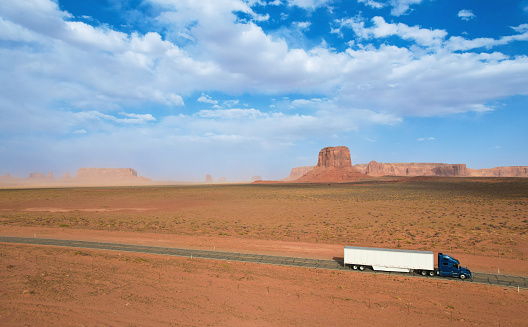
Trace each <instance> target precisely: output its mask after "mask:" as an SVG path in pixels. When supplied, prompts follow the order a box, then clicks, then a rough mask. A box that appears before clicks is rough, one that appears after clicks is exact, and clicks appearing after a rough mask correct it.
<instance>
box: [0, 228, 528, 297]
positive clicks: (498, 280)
mask: <svg viewBox="0 0 528 327" xmlns="http://www.w3.org/2000/svg"><path fill="white" fill-rule="evenodd" d="M0 242H4V243H20V244H35V245H48V246H62V247H71V248H84V249H97V250H112V251H122V252H137V253H150V254H160V255H172V256H178V257H189V258H203V259H214V260H226V261H240V262H253V263H261V264H269V265H281V266H292V267H303V268H311V269H329V270H342V271H350V272H354V273H362V274H365V273H371V274H372V273H375V274H385V275H400V276H410V277H411V276H412V277H415V278H435V279H442V280H444V279H446V278H444V277H437V276H433V277H429V276H421V275H418V274H402V273H394V272H382V271H372V270H369V269H367V270H365V271H355V270H352V269H351V268H349V267H344V266H343V261H340V260H319V259H310V258H295V257H282V256H273V255H263V254H249V253H236V252H221V251H205V250H192V249H178V248H168V247H155V246H146V245H133V244H117V243H102V242H86V241H74V240H56V239H44V238H25V237H8V236H0ZM451 279H452V280H457V281H459V282H463V283H479V284H486V285H495V286H507V287H515V288H517V287H519V288H524V289H528V278H527V277H522V276H509V275H495V274H487V273H479V272H473V278H471V279H466V280H460V279H456V278H451Z"/></svg>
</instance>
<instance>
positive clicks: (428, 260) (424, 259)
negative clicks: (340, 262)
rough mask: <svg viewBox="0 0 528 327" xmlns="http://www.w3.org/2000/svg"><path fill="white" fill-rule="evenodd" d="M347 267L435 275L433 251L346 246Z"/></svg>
mask: <svg viewBox="0 0 528 327" xmlns="http://www.w3.org/2000/svg"><path fill="white" fill-rule="evenodd" d="M344 259H345V265H350V266H351V267H352V269H360V270H363V269H365V267H372V269H373V270H383V271H396V272H411V271H413V270H415V271H418V272H421V273H422V274H424V275H425V274H430V275H433V274H434V270H435V269H434V254H433V252H431V251H412V250H396V249H377V248H363V247H356V246H345V254H344Z"/></svg>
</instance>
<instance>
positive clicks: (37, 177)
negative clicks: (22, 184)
mask: <svg viewBox="0 0 528 327" xmlns="http://www.w3.org/2000/svg"><path fill="white" fill-rule="evenodd" d="M28 179H29V180H46V179H48V177H47V176H46V174H41V173H29V177H28Z"/></svg>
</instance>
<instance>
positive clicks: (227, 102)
mask: <svg viewBox="0 0 528 327" xmlns="http://www.w3.org/2000/svg"><path fill="white" fill-rule="evenodd" d="M222 103H223V105H224V106H226V107H233V106H237V105H238V104H239V103H240V100H224V101H223V102H222Z"/></svg>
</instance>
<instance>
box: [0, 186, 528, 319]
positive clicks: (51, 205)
mask: <svg viewBox="0 0 528 327" xmlns="http://www.w3.org/2000/svg"><path fill="white" fill-rule="evenodd" d="M527 205H528V180H527V179H522V178H502V179H499V178H385V179H383V178H382V179H377V180H371V181H360V182H357V183H343V184H331V183H330V184H328V183H323V184H287V183H284V184H249V185H248V184H246V185H194V186H160V187H156V186H145V187H107V188H57V189H4V190H0V235H4V236H27V237H42V238H65V239H82V240H96V241H107V242H116V243H137V244H148V245H155V246H156V245H159V246H174V247H192V248H203V249H213V248H214V249H216V250H222V251H238V252H253V253H267V254H278V255H287V256H305V257H317V258H324V259H333V258H339V257H341V256H342V248H343V246H344V245H357V246H372V247H390V248H404V249H416V250H429V251H435V252H444V253H448V254H452V255H453V256H454V257H456V258H458V259H460V261H461V263H462V264H463V265H465V266H467V267H468V268H470V269H471V270H472V271H477V272H479V271H480V272H494V273H497V272H498V271H499V269H500V273H501V274H511V275H520V276H528V235H527V231H528V210H527V208H528V206H527ZM0 251H1V253H0V262H1V266H0V271H1V273H0V276H1V282H0V283H1V284H0V289H1V291H0V303H1V305H0V324H7V325H15V326H16V325H32V326H37V325H39V326H42V325H57V324H58V325H72V326H95V325H97V326H99V325H123V326H134V325H170V324H172V325H175V326H178V325H200V326H202V325H226V326H227V325H230V326H232V325H244V326H247V325H254V326H276V325H294V326H295V325H307V324H308V325H319V326H327V325H352V324H356V323H369V324H375V325H379V324H382V323H384V324H389V325H400V326H403V325H409V324H410V325H419V324H422V325H426V324H429V325H431V324H432V325H448V324H453V325H460V326H474V325H481V326H498V325H499V324H500V326H522V325H523V324H524V323H525V317H526V313H527V311H526V308H527V307H528V306H527V302H528V295H527V294H528V293H527V292H526V290H523V289H521V290H520V292H517V289H513V288H504V287H497V286H486V285H478V284H470V283H463V282H460V281H457V280H451V279H442V280H436V279H434V280H432V279H419V278H411V277H407V276H385V275H371V274H365V273H359V272H348V271H340V272H335V271H320V270H311V269H305V268H291V267H278V266H265V265H258V264H250V263H236V262H221V261H214V260H196V259H194V260H191V259H189V258H174V257H163V256H155V255H141V254H130V253H118V252H110V251H107V252H105V251H96V250H82V249H81V250H80V249H68V248H58V247H57V248H56V247H43V246H30V245H13V244H1V245H0Z"/></svg>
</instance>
